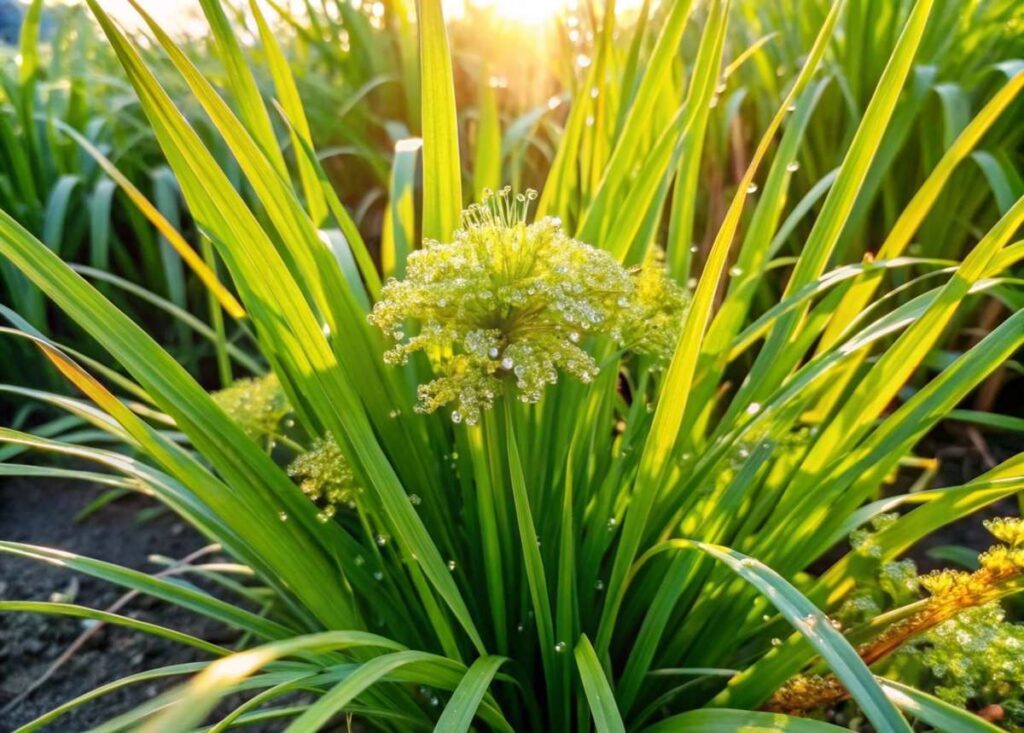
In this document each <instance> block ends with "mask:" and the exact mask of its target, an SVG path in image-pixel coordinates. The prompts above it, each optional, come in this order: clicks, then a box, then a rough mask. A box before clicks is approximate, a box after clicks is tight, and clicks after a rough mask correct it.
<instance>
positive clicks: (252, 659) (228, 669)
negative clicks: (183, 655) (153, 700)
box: [140, 631, 403, 733]
mask: <svg viewBox="0 0 1024 733" xmlns="http://www.w3.org/2000/svg"><path fill="white" fill-rule="evenodd" d="M359 648H378V649H392V650H398V651H401V650H402V649H403V647H402V645H401V644H398V643H396V642H394V641H391V640H390V639H386V638H384V637H382V636H378V635H376V634H369V633H366V632H362V631H325V632H321V633H318V634H306V635H303V636H295V637H291V638H289V639H284V640H281V641H275V642H271V643H270V644H264V645H263V646H258V647H254V648H253V649H249V650H247V651H244V652H239V653H236V654H231V655H230V656H226V657H224V658H223V659H220V660H217V661H216V662H214V663H212V664H210V665H209V666H207V668H206V669H205V670H203V671H202V672H201V673H200V674H198V675H196V676H195V677H193V678H192V679H191V680H190V681H189V682H188V683H187V684H186V685H184V686H183V687H180V688H177V689H175V690H171V691H169V692H168V693H165V695H163V696H161V698H158V699H159V700H161V701H162V702H163V704H164V705H166V704H168V703H171V702H173V703H174V704H173V705H172V706H171V707H169V708H168V709H166V710H165V711H163V712H162V713H161V714H159V715H157V716H155V717H154V718H153V719H152V720H150V721H149V722H148V723H147V724H146V726H145V727H143V728H141V729H140V733H142V731H147V732H149V733H156V732H158V731H171V730H174V731H177V730H187V729H189V728H191V727H192V726H194V725H195V724H197V723H199V722H200V721H202V720H203V718H204V717H205V716H206V714H207V713H208V712H209V711H210V710H211V709H213V707H214V706H215V705H216V704H217V702H218V701H219V699H220V697H221V696H222V695H223V694H224V693H225V692H227V691H228V690H230V689H231V688H232V687H233V686H234V685H236V684H237V683H239V682H241V681H242V680H244V679H246V678H247V677H250V676H252V675H254V674H255V673H256V672H258V671H259V670H260V669H263V668H264V667H266V666H267V665H268V664H270V663H271V662H274V661H276V660H278V659H282V658H285V657H289V656H295V655H298V654H303V653H311V652H334V651H343V650H346V649H359ZM161 707H162V706H161Z"/></svg>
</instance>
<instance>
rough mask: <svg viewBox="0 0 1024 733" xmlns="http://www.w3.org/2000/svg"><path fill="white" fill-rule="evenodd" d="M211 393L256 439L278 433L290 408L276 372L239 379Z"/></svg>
mask: <svg viewBox="0 0 1024 733" xmlns="http://www.w3.org/2000/svg"><path fill="white" fill-rule="evenodd" d="M212 396H213V400H214V402H216V403H217V405H218V406H220V408H221V409H222V410H224V412H226V413H227V414H228V415H229V416H230V417H231V418H232V419H233V420H234V421H235V422H237V423H238V424H239V426H241V428H242V430H244V431H245V432H246V434H247V435H248V436H249V437H250V438H252V439H253V440H263V439H267V438H272V437H273V436H274V435H276V434H278V432H279V426H280V424H281V421H282V420H284V419H285V417H287V416H288V414H289V413H290V412H291V406H290V405H289V404H288V398H287V397H286V396H285V394H284V391H283V390H282V389H281V383H280V382H279V381H278V379H277V376H276V375H275V374H274V373H273V372H271V373H270V374H267V375H266V376H262V377H255V378H252V379H239V380H237V381H236V382H235V383H234V384H232V385H231V386H230V387H227V388H225V389H222V390H220V391H219V392H214V393H213V395H212Z"/></svg>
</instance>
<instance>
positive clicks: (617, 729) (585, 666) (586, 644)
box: [575, 635, 626, 733]
mask: <svg viewBox="0 0 1024 733" xmlns="http://www.w3.org/2000/svg"><path fill="white" fill-rule="evenodd" d="M575 653H576V666H577V668H578V669H579V672H580V679H581V680H582V681H583V690H584V691H585V692H586V695H587V703H588V704H589V706H590V714H591V716H592V717H593V718H594V727H595V728H596V729H597V733H626V726H625V725H624V724H623V722H622V717H621V716H620V715H619V709H618V708H617V707H616V705H615V692H614V690H612V687H611V685H610V684H608V678H607V677H606V676H605V673H604V670H603V669H602V668H601V662H600V661H599V660H598V658H597V653H596V652H595V651H594V647H593V646H591V644H590V640H589V639H588V638H587V637H586V635H583V636H581V637H580V640H579V642H577V644H576V652H575Z"/></svg>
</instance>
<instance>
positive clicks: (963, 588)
mask: <svg viewBox="0 0 1024 733" xmlns="http://www.w3.org/2000/svg"><path fill="white" fill-rule="evenodd" d="M985 527H986V529H988V530H989V531H990V532H991V533H992V535H993V536H994V537H995V538H996V539H997V540H1000V541H1001V542H1003V543H1005V544H999V545H995V546H993V547H991V548H989V549H988V551H986V552H983V553H982V554H981V555H979V557H978V561H979V563H980V564H981V567H980V568H978V569H977V570H975V571H974V572H970V573H969V572H965V571H963V570H939V571H935V572H932V573H929V574H927V575H923V576H920V577H919V578H918V579H917V581H918V584H919V585H920V586H921V587H922V588H924V589H925V590H926V591H927V592H928V593H929V596H930V597H929V598H928V599H927V601H926V602H925V603H924V604H923V606H922V607H921V608H920V610H918V611H917V612H916V613H914V614H912V615H910V616H908V617H906V618H904V619H903V620H901V621H898V622H896V623H894V624H892V625H891V626H889V627H888V628H886V629H885V631H883V632H882V633H881V634H879V635H878V636H877V637H875V638H874V639H872V640H871V641H869V642H867V643H865V644H862V645H860V646H859V647H858V648H857V653H858V654H859V655H860V657H861V659H863V660H864V663H865V664H868V665H872V664H875V663H876V662H878V661H880V660H881V659H884V658H886V657H888V656H889V655H890V654H891V653H892V652H894V651H896V650H897V649H899V648H900V647H902V646H904V645H905V644H907V643H908V642H910V641H911V640H913V639H914V638H916V637H918V636H920V635H922V634H924V633H926V632H928V631H930V630H932V629H935V628H936V627H938V626H940V625H941V624H944V623H945V622H947V621H949V620H950V619H954V618H956V617H957V615H958V614H961V613H963V612H964V611H967V610H970V609H976V608H979V607H983V606H985V605H987V604H990V603H992V602H993V601H996V600H998V599H999V598H1001V597H1002V596H1003V595H1005V593H1006V589H1007V585H1008V584H1009V583H1010V582H1011V581H1015V580H1017V579H1019V578H1020V577H1022V576H1024V520H1022V519H1020V518H1002V519H993V520H990V521H988V522H986V523H985ZM902 575H904V576H905V575H906V573H905V572H904V573H902ZM901 582H902V583H903V584H904V585H906V586H907V587H910V585H909V584H908V583H909V580H908V579H907V578H906V577H903V579H902V581H901ZM828 679H829V684H822V683H821V682H820V681H819V682H814V681H813V680H812V679H811V678H808V677H807V676H803V675H801V676H797V677H794V678H792V679H790V680H789V681H788V682H787V683H786V684H785V685H784V686H783V687H782V688H780V689H779V690H777V691H776V692H775V694H774V695H773V696H772V698H771V700H770V702H769V704H768V708H769V709H771V710H780V711H787V712H798V711H806V710H812V709H814V708H818V707H821V706H822V705H826V704H831V703H833V702H838V701H839V700H841V699H844V698H845V696H846V695H845V692H842V694H839V695H838V696H837V693H836V688H835V685H833V684H832V683H831V680H832V678H831V677H829V678H828ZM835 684H838V682H836V683H835ZM839 689H840V690H841V689H842V688H841V687H840V688H839ZM812 693H813V694H812Z"/></svg>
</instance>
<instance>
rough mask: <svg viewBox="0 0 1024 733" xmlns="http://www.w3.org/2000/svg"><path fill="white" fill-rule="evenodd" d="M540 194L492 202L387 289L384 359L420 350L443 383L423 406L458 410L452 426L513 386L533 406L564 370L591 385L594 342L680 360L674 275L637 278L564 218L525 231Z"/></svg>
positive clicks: (466, 217) (659, 272)
mask: <svg viewBox="0 0 1024 733" xmlns="http://www.w3.org/2000/svg"><path fill="white" fill-rule="evenodd" d="M534 197H535V194H534V193H533V192H529V193H528V194H519V195H517V196H514V197H513V196H512V195H511V194H510V193H509V190H508V189H505V190H503V191H501V192H500V193H499V194H496V195H489V196H487V197H485V199H484V201H483V202H482V203H480V204H475V205H473V206H471V207H470V208H469V209H468V210H467V211H466V212H465V213H464V214H463V225H462V228H460V229H459V230H458V231H457V232H456V233H455V236H454V238H453V241H452V242H450V243H440V242H427V243H426V245H425V247H424V248H423V249H422V250H419V251H417V252H414V253H413V254H411V255H410V256H409V259H408V263H407V270H406V277H405V279H404V280H392V281H390V282H388V283H387V284H386V285H385V286H384V288H383V291H382V294H381V299H380V301H379V302H378V303H377V304H376V305H375V306H374V308H373V312H372V313H371V315H370V321H371V322H372V323H374V324H375V325H377V326H378V327H379V328H380V329H381V330H382V331H384V333H385V334H386V335H387V336H389V337H390V338H391V339H393V341H394V345H393V347H392V348H391V349H390V350H388V351H387V352H386V353H385V360H386V361H387V362H388V363H391V364H404V363H405V362H406V361H407V360H408V358H409V356H410V355H411V354H413V353H415V352H422V353H423V354H425V355H426V356H427V358H428V359H429V360H430V363H431V365H432V366H433V368H434V370H435V373H436V375H437V376H436V378H435V379H433V380H432V381H430V382H428V383H426V384H423V385H420V387H419V405H418V406H417V409H418V410H420V411H422V412H433V411H435V410H437V409H439V408H441V407H443V406H446V405H453V406H454V410H453V412H452V419H453V420H454V421H455V422H461V421H462V420H465V421H466V423H467V424H472V423H475V422H476V421H477V420H478V419H479V416H480V413H481V411H483V410H487V409H489V408H490V407H492V406H493V404H494V400H495V399H496V398H497V397H498V396H499V395H502V394H505V392H506V390H507V388H508V386H509V385H511V384H514V385H515V389H516V391H517V392H518V396H519V398H520V399H521V400H522V401H523V402H527V403H534V402H537V401H539V400H540V398H541V396H542V394H543V391H544V389H545V388H546V387H547V386H549V385H552V384H554V383H555V382H556V381H557V379H558V372H559V371H562V372H565V373H566V374H569V375H571V376H573V377H575V378H576V379H578V380H580V381H581V382H584V383H589V382H592V381H593V380H594V378H595V377H596V376H597V374H598V365H597V362H596V361H595V360H594V358H593V356H591V354H590V353H589V352H587V351H586V350H585V349H584V348H583V347H582V346H581V344H582V342H583V340H584V339H585V338H586V337H587V336H590V335H600V336H604V337H607V338H610V339H611V340H612V341H614V342H615V343H617V344H619V346H620V347H623V348H628V349H630V350H631V351H633V352H635V353H642V354H651V355H653V356H655V357H656V358H659V359H665V358H667V357H668V356H670V355H671V352H672V349H673V348H674V346H675V340H676V335H677V333H678V328H679V326H680V323H681V321H682V315H683V309H684V308H685V303H686V296H685V294H684V292H683V290H682V289H681V288H680V287H679V286H678V285H677V284H676V283H675V282H674V281H673V280H672V279H671V278H669V277H668V275H667V274H666V273H665V270H664V268H663V267H662V266H661V265H660V264H659V263H658V262H657V261H654V260H652V261H649V262H647V263H646V264H645V265H644V266H642V267H640V268H637V269H636V270H634V271H630V270H627V269H626V268H625V267H623V266H622V265H621V264H620V263H619V262H618V261H616V260H615V258H613V257H612V256H611V255H610V254H608V253H607V252H604V251H602V250H599V249H596V248H594V247H591V246H590V245H587V244H584V243H582V242H578V241H576V240H574V239H572V238H571V237H569V236H568V235H566V233H565V232H564V231H563V230H562V226H561V223H560V222H559V221H558V220H557V219H554V218H543V219H540V220H538V221H536V222H534V223H532V224H527V223H526V219H527V214H528V208H529V201H530V200H531V199H532V198H534ZM407 329H409V330H410V331H414V332H412V333H408V334H407Z"/></svg>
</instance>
